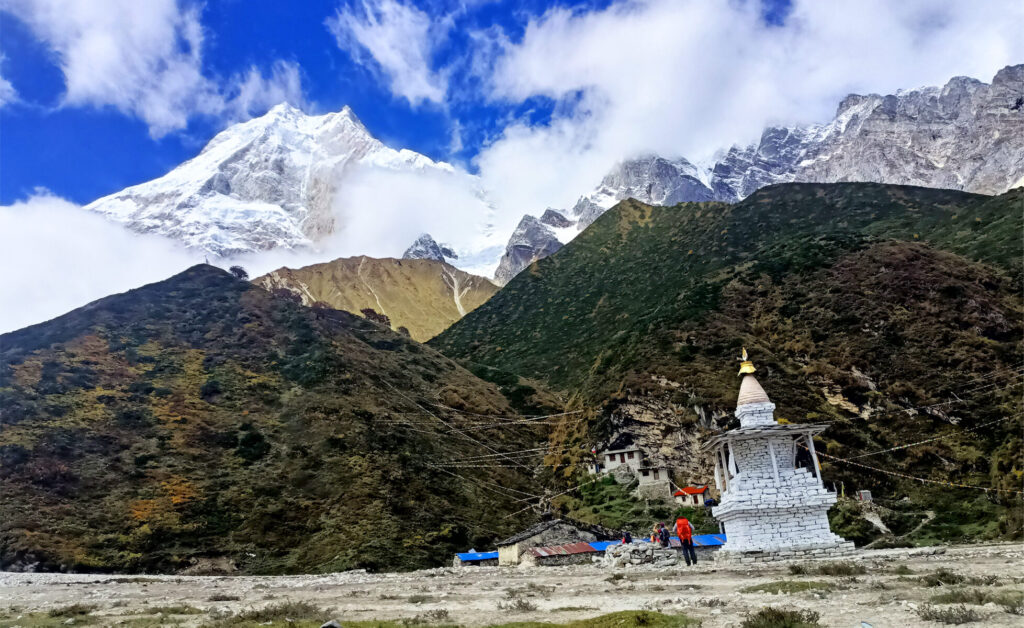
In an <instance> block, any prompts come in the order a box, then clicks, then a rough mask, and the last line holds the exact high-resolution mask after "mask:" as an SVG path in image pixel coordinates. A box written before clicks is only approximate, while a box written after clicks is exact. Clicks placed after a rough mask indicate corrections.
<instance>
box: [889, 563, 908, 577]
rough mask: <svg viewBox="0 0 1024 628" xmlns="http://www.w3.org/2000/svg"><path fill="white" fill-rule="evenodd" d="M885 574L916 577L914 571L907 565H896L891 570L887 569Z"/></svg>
mask: <svg viewBox="0 0 1024 628" xmlns="http://www.w3.org/2000/svg"><path fill="white" fill-rule="evenodd" d="M885 573H890V574H892V575H894V576H912V575H914V570H913V569H911V568H910V567H907V566H906V565H896V566H895V567H892V568H891V569H887V570H886V572H885Z"/></svg>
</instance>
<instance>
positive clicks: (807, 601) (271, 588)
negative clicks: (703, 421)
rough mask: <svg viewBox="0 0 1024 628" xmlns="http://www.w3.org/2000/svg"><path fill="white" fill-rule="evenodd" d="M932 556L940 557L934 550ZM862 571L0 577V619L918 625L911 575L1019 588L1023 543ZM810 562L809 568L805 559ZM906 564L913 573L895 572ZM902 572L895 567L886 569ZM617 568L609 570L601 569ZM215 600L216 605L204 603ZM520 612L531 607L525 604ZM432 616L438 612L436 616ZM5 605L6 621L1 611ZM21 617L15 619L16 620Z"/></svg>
mask: <svg viewBox="0 0 1024 628" xmlns="http://www.w3.org/2000/svg"><path fill="white" fill-rule="evenodd" d="M936 551H938V552H941V553H935V552H936ZM853 562H855V563H857V564H861V565H863V566H864V567H865V568H866V570H867V573H866V574H863V575H857V576H853V577H849V576H822V575H791V573H790V571H789V564H785V563H781V564H768V565H756V566H752V567H746V566H745V567H742V568H740V567H723V566H721V565H716V564H714V563H711V562H703V563H701V564H700V565H698V567H697V568H687V567H685V566H683V567H673V568H670V569H664V570H657V571H655V570H653V569H650V568H639V567H638V568H634V569H629V570H625V571H621V570H619V571H612V570H608V569H603V568H600V567H596V566H591V565H580V566H568V567H534V568H499V567H468V568H461V569H451V568H447V569H435V570H428V571H420V572H414V573H407V574H366V573H362V572H346V573H339V574H329V575H317V576H313V575H309V576H275V577H249V576H230V577H212V576H211V577H199V576H192V577H185V576H90V575H80V574H79V575H70V574H20V573H0V626H13V625H18V618H19V616H21V617H28V616H29V614H30V613H33V612H39V611H49V610H51V609H54V608H59V607H62V606H66V605H69V604H72V603H81V604H87V605H93V606H95V607H96V610H95V611H93V613H92V615H90V617H89V621H90V623H91V624H92V625H117V624H119V623H130V622H127V621H126V616H127V615H134V616H136V617H137V616H138V614H139V613H140V612H145V611H146V610H147V609H149V610H152V609H155V608H157V607H174V606H184V607H192V610H193V612H194V613H195V614H182V616H180V617H177V616H176V617H175V618H174V619H175V621H179V622H180V623H181V624H182V625H185V626H198V625H202V624H203V623H206V622H208V621H209V620H210V618H211V616H212V615H214V614H216V613H218V612H221V613H223V612H235V613H237V612H240V611H244V610H247V609H252V608H259V607H262V606H267V605H271V604H277V603H281V602H285V601H308V602H311V603H313V604H315V605H317V606H319V607H322V608H324V609H326V611H327V612H328V616H326V617H324V620H325V621H326V620H327V619H329V618H332V617H333V618H337V619H339V620H341V621H342V623H344V621H345V620H350V621H351V620H371V619H376V620H385V619H402V618H413V617H417V616H419V617H421V618H422V617H428V616H430V615H431V613H430V612H431V611H435V613H433V616H435V617H438V616H441V617H444V616H445V615H444V613H443V612H447V616H446V619H445V621H446V622H450V623H458V624H464V625H470V626H480V625H486V624H490V623H497V622H504V621H513V620H515V621H527V620H543V621H558V622H565V621H570V620H577V619H585V618H588V617H594V616H597V615H601V614H604V613H609V612H613V611H619V610H637V609H653V610H659V611H661V612H664V613H668V614H673V613H686V614H688V615H690V616H692V617H695V618H698V619H701V620H702V621H703V624H702V625H703V626H705V627H725V626H738V625H739V624H740V622H741V621H742V618H743V616H744V615H745V614H746V613H747V612H750V611H756V610H758V609H760V608H762V607H764V606H769V605H770V606H780V607H788V608H802V609H812V610H815V611H817V612H819V613H821V624H822V625H823V626H851V627H859V626H860V622H861V621H864V622H868V623H869V624H871V625H872V626H874V627H875V628H880V627H883V626H901V627H906V626H919V625H936V626H937V625H939V624H928V622H924V621H922V620H921V619H920V618H919V616H918V614H917V613H916V611H915V609H916V608H917V607H919V606H920V605H921V604H922V603H926V602H927V601H928V599H929V597H931V596H933V595H935V594H936V593H937V592H940V591H949V590H950V589H951V588H950V587H938V588H928V587H925V586H924V585H923V584H922V583H921V582H920V581H919V579H918V576H920V575H923V574H928V573H932V572H934V571H936V570H937V569H940V568H946V569H950V570H952V571H955V572H957V573H959V574H962V575H964V576H967V577H971V578H976V579H979V580H980V579H983V578H984V577H986V576H995V577H996V578H998V581H997V582H996V583H994V584H982V583H978V582H976V583H975V584H976V586H965V585H960V587H959V588H969V589H978V588H980V589H984V590H987V591H992V592H1009V591H1024V569H1022V567H1024V545H1009V544H1003V545H983V546H969V547H956V548H947V549H940V550H934V549H924V550H867V551H863V552H861V553H860V554H859V555H858V556H856V557H854V559H853ZM812 565H813V564H812ZM906 569H909V570H911V571H912V572H913V574H907V573H905V570H906ZM897 570H903V572H904V573H903V574H902V575H900V573H897ZM616 573H618V574H621V575H620V576H616V575H613V574H616ZM781 580H787V581H799V582H806V581H813V582H821V583H825V585H824V586H826V587H827V588H826V589H823V590H808V591H802V592H798V593H780V594H772V593H764V592H741V590H740V589H743V588H745V587H750V586H755V585H760V584H767V583H773V582H778V581H781ZM517 598H518V599H520V600H522V601H523V604H520V605H519V608H520V610H499V605H501V606H508V604H509V601H510V600H514V599H517ZM216 600H220V601H216ZM531 607H533V608H535V609H536V610H532V609H531ZM974 608H975V610H977V611H978V612H979V613H981V614H982V615H983V617H984V619H983V621H982V622H981V623H979V624H975V625H979V626H980V625H985V626H1021V625H1024V618H1022V617H1020V616H1014V615H1011V614H1008V613H1007V612H1005V611H1004V610H1003V609H1002V607H999V606H996V605H995V604H988V605H985V606H977V607H974ZM436 611H443V612H441V613H437V612H436ZM4 612H6V616H5V615H3V613H4ZM23 623H24V622H23Z"/></svg>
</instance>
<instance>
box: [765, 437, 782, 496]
mask: <svg viewBox="0 0 1024 628" xmlns="http://www.w3.org/2000/svg"><path fill="white" fill-rule="evenodd" d="M767 441H768V454H769V455H770V456H771V457H772V473H774V474H775V485H776V486H779V485H781V484H782V482H781V481H779V461H778V460H776V459H775V447H773V446H772V441H771V439H770V438H769V439H767Z"/></svg>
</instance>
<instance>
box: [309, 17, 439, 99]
mask: <svg viewBox="0 0 1024 628" xmlns="http://www.w3.org/2000/svg"><path fill="white" fill-rule="evenodd" d="M359 8H360V10H358V11H356V10H353V9H351V8H349V7H343V8H340V9H338V12H337V14H336V15H335V16H334V17H332V18H329V19H328V20H327V22H326V24H327V28H328V30H330V32H331V34H333V35H334V37H335V39H336V40H337V42H338V47H340V48H342V49H344V50H347V51H349V52H350V53H351V54H352V55H353V58H355V59H356V60H357V61H358V62H359V63H361V64H362V65H364V66H367V67H369V68H371V69H373V70H375V71H379V72H382V73H383V74H384V75H386V76H387V78H388V81H389V82H390V88H391V92H392V93H393V94H394V95H395V96H398V97H401V98H405V99H406V100H408V101H409V104H410V105H413V106H416V105H418V104H420V103H422V102H425V101H430V102H435V103H440V102H441V101H442V100H443V99H444V96H445V93H446V91H447V89H448V81H447V78H446V77H445V76H444V75H443V74H440V73H437V72H434V71H433V70H432V69H431V59H432V55H433V52H434V47H435V45H436V43H437V41H438V39H439V38H442V37H444V36H445V35H446V34H447V32H448V29H449V28H450V22H449V21H447V20H440V21H432V20H431V17H430V16H429V15H427V14H426V13H425V12H423V11H421V10H419V9H417V8H416V7H414V6H410V5H407V4H404V3H403V2H399V1H398V0H382V1H380V2H374V3H373V4H372V5H371V3H369V2H363V3H362V4H361V5H360V7H359ZM366 55H369V57H368V58H367V56H366Z"/></svg>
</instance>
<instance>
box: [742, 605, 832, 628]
mask: <svg viewBox="0 0 1024 628" xmlns="http://www.w3.org/2000/svg"><path fill="white" fill-rule="evenodd" d="M820 618H821V614H819V613H816V612H814V611H803V610H788V609H783V608H775V607H773V606H766V607H764V608H762V609H761V610H759V611H757V612H756V613H752V614H748V615H747V616H746V617H745V618H744V619H743V623H742V624H740V626H741V628H814V627H815V626H820V625H821V624H819V623H818V620H819V619H820Z"/></svg>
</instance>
